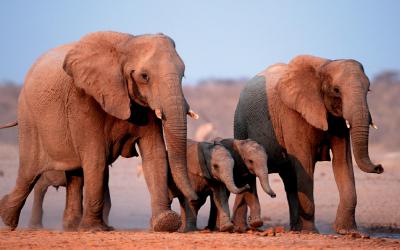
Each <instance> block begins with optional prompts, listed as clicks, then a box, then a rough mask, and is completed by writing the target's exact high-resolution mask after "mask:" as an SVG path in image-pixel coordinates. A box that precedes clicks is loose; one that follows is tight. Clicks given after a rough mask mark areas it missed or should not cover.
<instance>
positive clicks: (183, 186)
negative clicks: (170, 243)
mask: <svg viewBox="0 0 400 250" xmlns="http://www.w3.org/2000/svg"><path fill="white" fill-rule="evenodd" d="M176 78H177V77H176ZM166 83H167V87H166V90H164V92H165V95H162V98H163V101H162V104H163V105H162V113H163V116H164V118H163V127H164V136H165V140H166V146H167V151H168V161H169V166H170V169H171V173H172V177H173V179H174V181H175V183H176V185H177V187H178V188H179V189H180V190H181V192H182V193H183V194H184V195H185V197H187V198H188V199H189V200H191V201H194V200H197V199H198V197H197V194H196V192H195V191H194V190H193V188H192V187H191V185H190V182H189V177H188V171H187V166H186V164H187V162H186V151H187V148H186V144H187V119H186V114H187V108H186V103H185V99H184V97H183V92H182V88H181V85H180V80H179V79H178V78H177V79H175V77H172V79H171V78H168V79H167V82H166Z"/></svg>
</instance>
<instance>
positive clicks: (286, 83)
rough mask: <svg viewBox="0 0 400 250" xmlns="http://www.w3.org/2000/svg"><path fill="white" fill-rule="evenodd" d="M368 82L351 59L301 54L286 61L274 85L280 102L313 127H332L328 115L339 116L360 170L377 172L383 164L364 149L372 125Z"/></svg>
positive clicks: (366, 145)
mask: <svg viewBox="0 0 400 250" xmlns="http://www.w3.org/2000/svg"><path fill="white" fill-rule="evenodd" d="M369 86H370V82H369V80H368V77H367V76H366V75H365V73H364V69H363V66H362V65H361V63H359V62H357V61H355V60H327V59H323V58H319V57H313V56H308V55H303V56H298V57H296V58H294V59H293V60H292V61H291V62H290V63H289V64H288V67H287V71H286V72H285V73H284V74H283V76H282V77H281V79H280V81H279V83H278V85H277V88H278V94H279V96H280V98H281V100H282V101H283V103H284V104H285V105H287V106H288V107H289V108H291V109H293V110H296V111H297V112H298V113H300V114H301V116H302V117H303V118H304V119H305V120H306V121H307V122H308V123H309V124H311V125H312V126H314V127H315V128H318V129H321V130H323V131H327V130H328V129H332V128H328V116H329V115H332V116H334V117H339V118H343V119H341V123H342V124H340V125H341V126H342V127H343V128H344V129H349V130H350V138H351V141H352V146H353V154H354V158H355V160H356V162H357V165H358V166H359V168H360V169H361V170H363V171H364V172H368V173H378V174H380V173H382V172H383V167H382V166H381V165H380V164H377V165H376V164H373V163H372V162H371V160H370V157H369V153H368V135H369V126H370V125H371V126H372V127H375V125H374V124H373V123H372V119H371V114H370V112H369V109H368V103H367V93H368V91H369ZM346 125H347V128H346Z"/></svg>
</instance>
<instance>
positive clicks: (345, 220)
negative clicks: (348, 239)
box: [333, 213, 357, 234]
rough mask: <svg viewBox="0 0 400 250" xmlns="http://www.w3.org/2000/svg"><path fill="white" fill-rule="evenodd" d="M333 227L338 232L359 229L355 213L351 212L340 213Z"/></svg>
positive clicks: (343, 232)
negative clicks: (346, 213)
mask: <svg viewBox="0 0 400 250" xmlns="http://www.w3.org/2000/svg"><path fill="white" fill-rule="evenodd" d="M333 229H334V230H335V232H337V233H338V234H348V233H347V232H355V231H357V224H356V220H355V218H354V215H352V214H351V215H348V216H346V215H343V214H339V213H338V215H337V217H336V220H335V223H334V224H333ZM341 232H342V233H341Z"/></svg>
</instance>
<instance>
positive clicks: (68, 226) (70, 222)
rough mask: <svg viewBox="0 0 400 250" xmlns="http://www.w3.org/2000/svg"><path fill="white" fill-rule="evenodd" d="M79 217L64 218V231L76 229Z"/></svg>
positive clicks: (79, 220)
mask: <svg viewBox="0 0 400 250" xmlns="http://www.w3.org/2000/svg"><path fill="white" fill-rule="evenodd" d="M80 222H81V217H71V218H64V221H63V229H64V231H69V232H71V231H78V227H79V224H80Z"/></svg>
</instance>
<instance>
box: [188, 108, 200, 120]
mask: <svg viewBox="0 0 400 250" xmlns="http://www.w3.org/2000/svg"><path fill="white" fill-rule="evenodd" d="M187 114H188V116H190V117H191V118H193V119H195V120H197V119H199V115H198V114H196V113H195V112H194V111H193V110H191V109H190V110H189V111H188V113H187Z"/></svg>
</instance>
